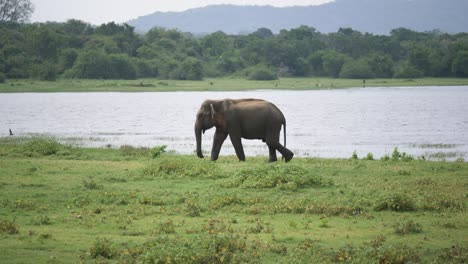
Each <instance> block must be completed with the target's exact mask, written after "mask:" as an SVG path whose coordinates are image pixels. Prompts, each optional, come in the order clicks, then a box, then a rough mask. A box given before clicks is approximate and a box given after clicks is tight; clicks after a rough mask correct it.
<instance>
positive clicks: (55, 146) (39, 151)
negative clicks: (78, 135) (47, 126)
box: [23, 138, 63, 156]
mask: <svg viewBox="0 0 468 264" xmlns="http://www.w3.org/2000/svg"><path fill="white" fill-rule="evenodd" d="M62 147H63V145H62V144H60V143H58V142H57V141H55V140H52V139H47V138H34V139H32V140H31V141H29V142H27V143H25V144H24V145H23V152H24V153H25V154H27V155H28V154H29V155H28V156H33V155H40V156H49V155H53V154H56V153H57V152H58V151H59V150H60V149H61V148H62Z"/></svg>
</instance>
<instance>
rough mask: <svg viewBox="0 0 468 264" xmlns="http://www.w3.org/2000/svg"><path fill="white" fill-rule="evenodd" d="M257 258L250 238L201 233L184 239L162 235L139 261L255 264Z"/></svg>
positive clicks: (148, 244)
mask: <svg viewBox="0 0 468 264" xmlns="http://www.w3.org/2000/svg"><path fill="white" fill-rule="evenodd" d="M134 258H135V256H134ZM257 258H258V256H257V255H256V254H254V252H251V254H249V249H248V247H247V242H246V238H240V237H238V236H232V235H219V234H201V235H195V236H192V237H187V238H184V237H171V236H167V235H161V236H157V237H156V239H155V240H154V241H152V242H149V243H147V244H145V245H144V250H143V252H141V253H140V254H139V255H138V256H136V259H137V260H138V261H136V262H144V263H168V262H170V263H251V262H256V259H257Z"/></svg>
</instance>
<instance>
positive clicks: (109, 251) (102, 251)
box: [89, 238, 116, 259]
mask: <svg viewBox="0 0 468 264" xmlns="http://www.w3.org/2000/svg"><path fill="white" fill-rule="evenodd" d="M89 253H90V254H91V257H92V258H99V257H103V258H107V259H111V258H113V257H114V256H116V250H115V249H114V246H113V245H112V242H111V241H110V240H109V239H107V238H97V239H96V241H95V242H94V244H93V246H92V247H91V248H90V249H89Z"/></svg>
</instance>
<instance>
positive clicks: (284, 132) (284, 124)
mask: <svg viewBox="0 0 468 264" xmlns="http://www.w3.org/2000/svg"><path fill="white" fill-rule="evenodd" d="M283 126H284V130H283V135H284V147H285V148H286V120H284V123H283Z"/></svg>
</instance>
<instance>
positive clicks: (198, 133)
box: [195, 121, 203, 159]
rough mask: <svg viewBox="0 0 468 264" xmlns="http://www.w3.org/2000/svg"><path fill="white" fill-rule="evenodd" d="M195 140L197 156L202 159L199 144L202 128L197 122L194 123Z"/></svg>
mask: <svg viewBox="0 0 468 264" xmlns="http://www.w3.org/2000/svg"><path fill="white" fill-rule="evenodd" d="M195 139H196V140H197V156H198V157H199V158H201V159H202V158H203V154H202V149H201V143H202V127H201V125H200V124H199V122H198V121H197V122H195Z"/></svg>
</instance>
